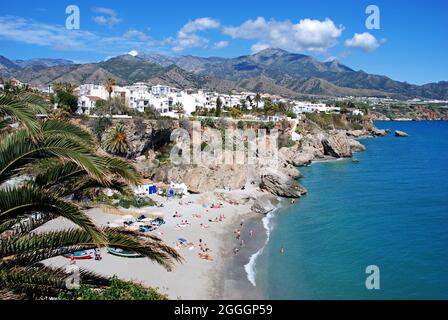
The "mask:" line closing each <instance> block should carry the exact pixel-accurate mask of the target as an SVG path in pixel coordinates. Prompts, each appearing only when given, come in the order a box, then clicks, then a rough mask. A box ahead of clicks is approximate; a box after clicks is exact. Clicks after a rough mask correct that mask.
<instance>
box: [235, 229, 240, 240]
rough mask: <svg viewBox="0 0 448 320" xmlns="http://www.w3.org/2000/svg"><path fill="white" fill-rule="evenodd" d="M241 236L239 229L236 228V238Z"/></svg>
mask: <svg viewBox="0 0 448 320" xmlns="http://www.w3.org/2000/svg"><path fill="white" fill-rule="evenodd" d="M240 238H241V231H240V230H239V229H238V230H236V240H240Z"/></svg>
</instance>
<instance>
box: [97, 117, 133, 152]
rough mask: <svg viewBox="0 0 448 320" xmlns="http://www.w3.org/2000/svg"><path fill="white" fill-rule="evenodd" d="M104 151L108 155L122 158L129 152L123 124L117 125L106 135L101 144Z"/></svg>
mask: <svg viewBox="0 0 448 320" xmlns="http://www.w3.org/2000/svg"><path fill="white" fill-rule="evenodd" d="M103 147H104V150H106V151H107V152H109V153H112V154H115V155H120V156H124V155H125V154H126V152H127V151H128V150H129V143H128V136H127V133H126V128H125V127H124V125H123V124H121V123H120V124H118V125H117V126H116V127H113V128H111V129H110V130H109V131H108V132H107V133H106V137H105V140H104V143H103Z"/></svg>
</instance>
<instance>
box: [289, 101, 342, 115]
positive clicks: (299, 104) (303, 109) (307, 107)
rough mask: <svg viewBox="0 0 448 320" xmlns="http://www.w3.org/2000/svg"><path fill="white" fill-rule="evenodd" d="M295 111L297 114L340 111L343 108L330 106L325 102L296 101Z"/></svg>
mask: <svg viewBox="0 0 448 320" xmlns="http://www.w3.org/2000/svg"><path fill="white" fill-rule="evenodd" d="M293 111H294V112H295V113H297V114H300V113H315V112H322V113H338V112H340V111H341V110H340V108H338V107H328V106H327V105H326V104H325V103H311V102H303V101H294V102H293Z"/></svg>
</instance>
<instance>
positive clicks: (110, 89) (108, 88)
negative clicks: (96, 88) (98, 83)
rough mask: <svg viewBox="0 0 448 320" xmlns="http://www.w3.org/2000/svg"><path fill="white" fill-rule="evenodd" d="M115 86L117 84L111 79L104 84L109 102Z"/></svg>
mask: <svg viewBox="0 0 448 320" xmlns="http://www.w3.org/2000/svg"><path fill="white" fill-rule="evenodd" d="M116 84H117V82H116V81H115V79H112V78H108V79H107V80H106V81H105V82H104V87H105V88H106V91H107V93H108V94H109V100H110V99H111V97H112V92H114V87H115V85H116Z"/></svg>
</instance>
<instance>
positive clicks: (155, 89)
mask: <svg viewBox="0 0 448 320" xmlns="http://www.w3.org/2000/svg"><path fill="white" fill-rule="evenodd" d="M175 92H177V89H175V88H172V87H169V86H162V85H160V84H158V85H156V86H152V87H151V93H152V94H153V95H160V96H161V95H168V94H171V93H175Z"/></svg>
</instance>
